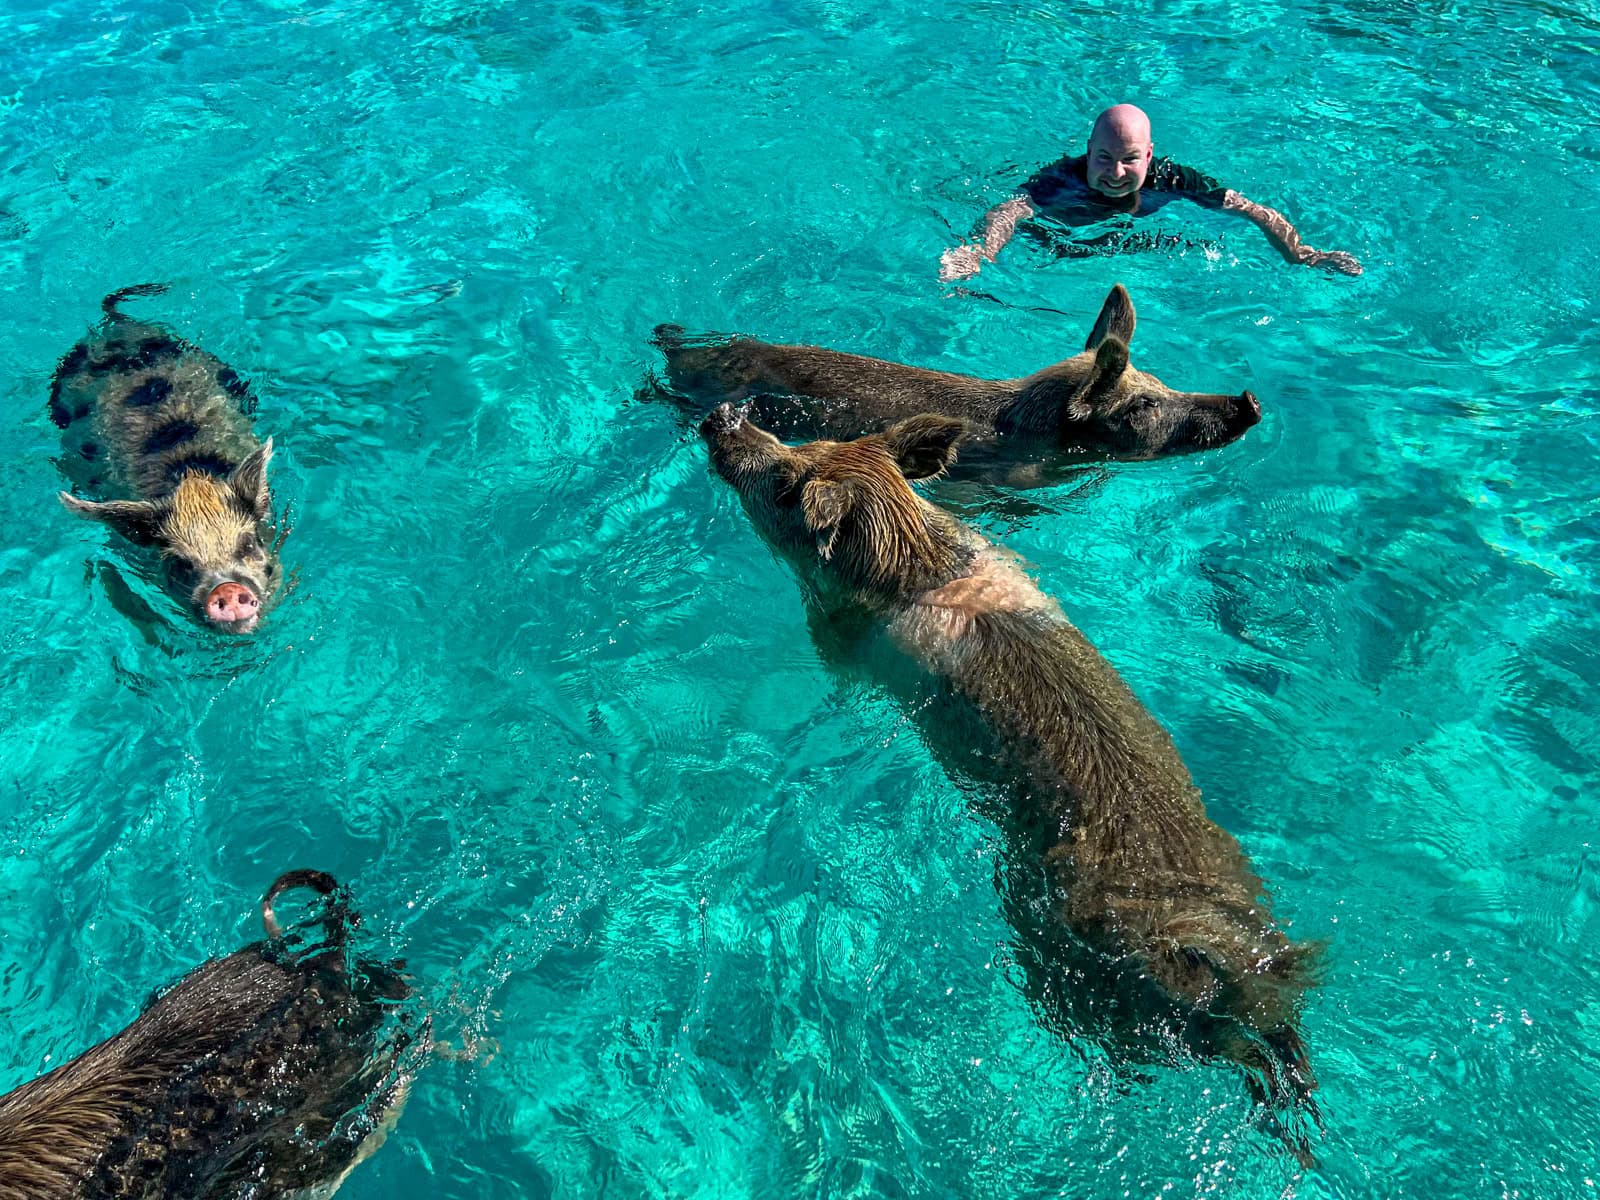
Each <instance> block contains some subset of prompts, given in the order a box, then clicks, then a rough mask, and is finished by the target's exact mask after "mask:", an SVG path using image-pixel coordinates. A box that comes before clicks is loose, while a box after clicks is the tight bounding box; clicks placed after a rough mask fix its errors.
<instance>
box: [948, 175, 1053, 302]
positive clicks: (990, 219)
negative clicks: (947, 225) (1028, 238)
mask: <svg viewBox="0 0 1600 1200" xmlns="http://www.w3.org/2000/svg"><path fill="white" fill-rule="evenodd" d="M1034 212H1035V209H1034V207H1033V203H1032V202H1031V201H1030V200H1029V199H1028V198H1027V197H1026V196H1013V197H1012V198H1011V199H1009V200H1007V201H1006V202H1005V203H1004V204H997V205H995V206H994V207H993V208H991V209H990V210H989V211H988V212H987V213H985V214H984V216H983V239H982V240H981V241H978V242H966V243H963V244H962V245H960V246H954V247H952V248H950V249H949V250H946V251H945V252H944V253H943V254H942V255H940V257H939V278H940V280H941V281H942V282H944V283H952V282H954V281H955V280H957V279H969V278H971V277H972V276H974V275H976V274H977V273H978V268H979V267H981V266H982V265H983V260H984V259H986V258H987V259H988V260H989V261H990V262H993V261H994V256H995V255H996V254H999V253H1000V251H1001V249H1002V248H1003V247H1004V246H1005V244H1006V243H1007V242H1009V241H1010V240H1011V235H1012V234H1013V233H1015V232H1016V231H1017V222H1018V221H1026V220H1027V219H1028V218H1029V217H1031V216H1033V214H1034Z"/></svg>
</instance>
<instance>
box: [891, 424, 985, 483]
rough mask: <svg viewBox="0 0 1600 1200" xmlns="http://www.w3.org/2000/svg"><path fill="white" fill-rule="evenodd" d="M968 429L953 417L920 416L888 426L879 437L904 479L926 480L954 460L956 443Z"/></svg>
mask: <svg viewBox="0 0 1600 1200" xmlns="http://www.w3.org/2000/svg"><path fill="white" fill-rule="evenodd" d="M969 430H970V426H968V424H967V423H966V422H965V421H962V420H960V419H959V418H956V417H944V416H940V415H939V414H938V413H921V414H919V415H917V416H915V417H907V418H906V419H905V420H904V421H901V422H899V423H898V424H895V425H891V426H889V428H887V429H885V430H884V431H883V433H882V435H881V436H882V437H883V440H884V441H885V442H887V443H888V445H889V452H890V453H891V454H893V455H894V460H895V462H896V463H898V464H899V467H900V473H901V474H902V475H904V476H905V477H906V478H907V479H927V478H928V477H930V476H932V475H937V474H939V473H940V472H941V471H943V470H944V469H945V468H946V467H948V466H949V465H950V464H951V463H953V462H955V460H956V443H958V442H959V441H960V440H961V439H962V438H963V437H965V436H966V434H967V433H968V431H969Z"/></svg>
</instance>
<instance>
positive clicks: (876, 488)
mask: <svg viewBox="0 0 1600 1200" xmlns="http://www.w3.org/2000/svg"><path fill="white" fill-rule="evenodd" d="M701 432H702V435H703V437H704V438H705V440H706V441H707V443H708V444H709V447H710V450H711V459H712V464H713V466H714V468H715V470H716V472H717V474H718V475H720V476H721V477H722V478H723V479H724V480H725V481H727V482H728V483H729V484H731V485H732V486H733V487H734V489H735V490H736V491H737V492H738V494H739V497H740V499H741V501H742V502H743V505H744V508H745V510H746V511H747V513H748V514H749V516H750V518H751V520H752V522H753V523H754V524H755V526H756V528H757V529H758V531H759V532H760V533H761V535H762V536H763V538H764V539H765V540H766V541H767V542H768V544H769V545H771V546H772V547H773V548H774V549H775V550H777V551H778V552H779V553H780V554H781V555H782V556H783V557H785V558H786V559H787V560H788V561H789V562H790V563H791V564H792V566H793V567H794V569H795V571H796V574H797V576H798V577H799V579H800V581H801V585H802V589H803V591H804V592H805V594H806V598H807V602H808V610H809V614H810V620H811V624H812V630H813V635H814V637H815V638H816V640H817V642H818V645H819V649H821V650H822V651H823V653H824V656H825V657H827V658H830V659H832V660H834V661H835V662H836V663H837V664H838V665H840V666H841V667H843V668H846V669H848V670H851V671H862V670H865V671H866V672H867V674H869V675H870V676H871V677H872V678H873V679H874V681H875V682H878V683H880V684H885V685H887V686H888V687H889V689H890V690H891V692H893V693H894V694H896V695H897V696H898V698H900V699H901V700H902V701H903V702H905V703H906V704H907V706H908V707H909V708H910V709H911V711H912V712H913V713H914V714H916V717H917V719H918V721H919V722H920V723H921V725H922V727H923V730H924V733H925V735H926V737H927V738H928V741H929V743H930V747H931V748H932V749H933V751H934V753H935V754H936V756H938V757H939V758H940V759H941V761H943V762H944V763H945V764H946V766H947V767H949V768H951V769H952V770H954V771H956V772H958V773H960V774H963V775H965V776H966V777H967V779H968V780H969V781H973V782H976V783H978V784H979V785H980V790H982V789H983V788H985V787H993V789H994V794H996V795H999V796H1001V797H1003V800H1002V801H1000V807H999V809H998V811H997V813H996V815H997V816H998V818H999V819H1000V820H1001V821H1002V826H1003V828H1004V829H1005V832H1006V837H1007V842H1008V850H1009V853H1008V859H1009V860H1010V861H1009V863H1008V874H1009V885H1010V886H1009V887H1008V889H1007V891H1008V896H1007V912H1008V917H1009V918H1010V919H1011V921H1012V923H1013V925H1014V926H1015V928H1016V930H1017V932H1018V935H1019V937H1020V938H1021V939H1022V940H1023V942H1024V943H1025V947H1024V948H1025V950H1026V951H1027V953H1028V954H1030V955H1031V956H1032V958H1033V960H1034V961H1033V962H1032V963H1031V964H1028V963H1025V965H1029V966H1030V971H1031V972H1032V974H1031V976H1030V980H1029V982H1030V992H1031V993H1032V994H1033V995H1034V996H1035V998H1036V999H1043V998H1045V996H1046V994H1047V993H1052V992H1053V993H1054V997H1055V999H1057V1000H1060V1001H1065V1002H1066V1004H1065V1009H1066V1010H1068V1011H1070V1010H1071V1009H1073V1008H1074V1007H1076V1008H1077V1010H1078V1011H1079V1012H1080V1013H1081V1012H1084V1011H1086V1010H1093V1009H1096V1008H1098V1009H1099V1011H1100V1012H1101V1013H1105V1012H1107V1011H1108V1010H1109V1011H1111V1012H1114V1013H1116V1014H1117V1017H1116V1019H1114V1020H1111V1021H1109V1022H1104V1023H1102V1025H1103V1028H1101V1029H1098V1030H1096V1032H1097V1033H1099V1032H1103V1033H1104V1034H1106V1035H1107V1036H1108V1039H1111V1043H1112V1048H1113V1049H1116V1050H1122V1051H1126V1052H1127V1053H1126V1054H1125V1058H1128V1059H1142V1058H1148V1057H1152V1056H1154V1057H1161V1056H1163V1055H1167V1056H1170V1052H1171V1050H1172V1049H1173V1048H1174V1047H1175V1046H1177V1045H1182V1046H1185V1047H1186V1048H1187V1049H1188V1050H1189V1051H1190V1052H1192V1053H1197V1054H1199V1055H1201V1056H1203V1057H1209V1058H1217V1059H1223V1060H1231V1061H1232V1062H1234V1063H1237V1064H1238V1065H1239V1066H1240V1067H1241V1068H1243V1069H1244V1071H1245V1074H1246V1078H1247V1080H1248V1081H1249V1083H1250V1086H1251V1090H1252V1092H1253V1093H1254V1095H1255V1096H1256V1098H1257V1099H1258V1101H1260V1102H1262V1105H1261V1108H1260V1109H1258V1116H1259V1117H1260V1119H1261V1121H1262V1124H1263V1125H1264V1126H1267V1127H1269V1128H1270V1129H1271V1130H1272V1132H1274V1133H1275V1134H1278V1135H1279V1136H1282V1137H1283V1138H1284V1140H1285V1142H1286V1144H1287V1145H1289V1147H1290V1148H1291V1149H1292V1150H1293V1151H1294V1152H1295V1153H1296V1155H1297V1156H1299V1157H1301V1158H1302V1161H1309V1151H1308V1150H1307V1149H1306V1145H1307V1143H1306V1140H1305V1136H1304V1133H1303V1131H1289V1126H1286V1125H1285V1124H1283V1123H1282V1122H1281V1121H1280V1120H1279V1117H1280V1115H1289V1116H1292V1117H1293V1121H1292V1124H1293V1125H1294V1126H1295V1127H1296V1128H1297V1129H1298V1127H1299V1126H1301V1125H1303V1122H1301V1121H1299V1119H1298V1118H1299V1116H1300V1115H1301V1114H1304V1115H1305V1116H1306V1117H1308V1118H1309V1119H1311V1120H1313V1121H1314V1120H1316V1119H1317V1114H1316V1108H1315V1105H1314V1103H1312V1101H1311V1093H1312V1090H1313V1089H1314V1088H1315V1086H1316V1081H1315V1079H1314V1077H1313V1075H1312V1071H1311V1067H1310V1063H1309V1061H1308V1058H1307V1053H1306V1049H1305V1045H1304V1043H1303V1040H1302V1037H1301V1034H1300V1031H1299V1019H1300V1017H1299V1015H1300V1008H1301V1003H1302V996H1303V993H1304V991H1305V989H1306V987H1307V986H1309V984H1310V983H1311V982H1312V980H1313V973H1314V963H1315V960H1316V947H1315V946H1314V945H1311V944H1306V943H1293V942H1291V941H1290V940H1289V938H1288V937H1287V936H1286V935H1285V933H1284V932H1283V930H1282V929H1281V928H1280V927H1279V926H1278V924H1276V923H1275V922H1274V920H1273V918H1272V915H1271V910H1270V907H1269V905H1268V903H1267V900H1266V898H1265V896H1264V895H1263V888H1262V883H1261V880H1260V879H1259V878H1258V877H1257V876H1256V874H1255V873H1254V871H1253V870H1252V869H1251V866H1250V864H1249V862H1248V861H1247V859H1246V858H1245V855H1244V853H1243V851H1242V850H1241V849H1240V847H1239V844H1238V843H1237V842H1236V841H1235V840H1234V838H1233V837H1232V836H1231V835H1230V834H1229V833H1227V832H1226V831H1225V830H1223V829H1222V828H1221V827H1220V826H1218V825H1217V824H1216V823H1215V822H1214V821H1212V820H1211V819H1210V818H1209V817H1208V816H1207V814H1206V810H1205V806H1204V804H1203V803H1202V801H1201V797H1200V793H1199V791H1198V790H1197V789H1196V787H1195V785H1194V783H1193V781H1192V780H1191V778H1190V776H1189V772H1188V770H1187V768H1186V767H1185V766H1184V763H1183V760H1182V759H1181V758H1180V757H1179V755H1178V751H1177V749H1176V747H1175V746H1174V745H1173V742H1172V738H1171V737H1170V736H1169V735H1168V733H1167V732H1166V730H1165V729H1163V728H1162V726H1161V725H1160V724H1159V723H1158V722H1157V721H1156V720H1155V718H1154V717H1152V716H1151V715H1150V713H1149V712H1148V711H1146V709H1145V708H1144V706H1143V705H1142V704H1140V702H1139V701H1138V699H1137V698H1135V696H1134V695H1133V693H1132V692H1131V691H1130V690H1129V688H1128V686H1127V685H1126V684H1125V683H1124V682H1123V680H1122V679H1121V677H1120V676H1119V675H1118V674H1117V672H1116V670H1115V669H1114V668H1113V667H1112V666H1111V665H1110V664H1109V663H1108V662H1107V661H1106V660H1105V659H1104V658H1102V657H1101V656H1100V654H1099V653H1098V652H1097V651H1096V650H1095V648H1094V647H1093V646H1092V645H1091V644H1090V643H1089V641H1088V640H1087V639H1086V638H1085V637H1084V636H1083V635H1082V634H1081V633H1080V632H1079V631H1078V630H1077V629H1076V628H1075V627H1074V626H1073V625H1072V624H1071V623H1070V622H1069V621H1068V620H1067V619H1066V617H1065V616H1064V615H1063V614H1062V612H1061V610H1060V609H1059V607H1058V606H1057V605H1056V603H1055V602H1054V601H1053V600H1051V599H1050V598H1049V597H1047V596H1046V595H1045V594H1044V593H1043V592H1042V591H1041V590H1040V589H1039V587H1038V586H1037V585H1036V584H1035V583H1034V582H1033V580H1032V579H1031V578H1029V576H1028V575H1027V574H1026V573H1025V572H1024V570H1023V569H1022V568H1021V566H1020V565H1019V564H1018V562H1017V561H1016V560H1015V559H1014V558H1012V557H1011V556H1010V555H1009V554H1007V553H1006V552H1005V551H1004V550H1003V549H1001V548H1000V547H997V546H995V545H993V544H991V543H989V542H988V541H986V540H985V539H984V538H983V537H981V536H980V535H979V534H978V533H976V532H975V531H974V530H972V529H970V528H969V527H967V526H965V525H963V524H962V523H961V522H959V521H957V520H956V519H955V518H953V517H952V516H950V515H949V514H948V513H946V512H945V511H944V510H942V509H940V508H938V507H936V506H934V505H932V504H930V503H928V502H927V501H926V500H925V499H923V498H922V497H921V496H919V495H917V494H916V493H915V492H914V491H913V490H912V488H911V487H910V486H909V484H908V483H907V480H908V479H926V478H930V477H932V476H934V475H936V474H938V473H939V472H940V471H942V470H943V469H944V468H945V467H946V466H947V465H948V463H949V462H950V460H951V458H952V456H953V455H954V453H955V450H956V446H957V443H958V441H959V440H960V439H961V438H962V437H963V436H964V434H965V427H964V426H963V424H962V423H961V422H959V421H956V420H953V419H951V418H949V417H943V416H936V415H926V416H918V417H912V418H909V419H907V420H905V421H902V422H898V423H896V424H894V425H891V426H890V427H889V428H888V429H886V430H884V431H883V432H882V433H880V434H876V435H871V436H868V437H864V438H861V439H858V440H855V441H851V442H843V443H840V442H829V441H818V442H813V443H810V444H807V445H801V446H788V445H785V444H784V443H783V442H781V441H779V440H778V439H777V438H776V437H774V436H773V435H772V434H770V433H768V432H766V431H764V430H762V429H760V428H758V427H757V426H756V425H755V424H754V423H752V422H751V421H749V420H748V419H746V418H745V417H744V415H743V414H742V413H741V412H740V411H738V410H736V409H734V408H733V407H732V406H731V405H723V406H721V407H720V408H718V409H716V410H714V411H713V412H712V413H711V414H710V415H709V416H708V417H707V418H706V419H705V421H704V423H703V425H702V428H701ZM1085 989H1087V990H1089V991H1091V992H1092V993H1093V994H1094V999H1093V1000H1086V999H1085V998H1084V997H1082V996H1079V995H1077V994H1076V993H1077V992H1081V991H1084V990H1085ZM1091 1024H1093V1022H1091ZM1077 1028H1078V1029H1079V1030H1082V1029H1083V1024H1082V1023H1081V1022H1079V1023H1078V1024H1077ZM1152 1030H1155V1031H1157V1032H1158V1036H1156V1037H1154V1038H1153V1039H1152V1038H1151V1037H1150V1036H1149V1034H1150V1032H1151V1031H1152ZM1120 1035H1127V1036H1128V1040H1127V1041H1126V1042H1123V1043H1121V1044H1120V1045H1119V1044H1117V1042H1116V1041H1115V1039H1116V1038H1118V1037H1119V1036H1120ZM1140 1036H1143V1037H1144V1040H1145V1043H1146V1044H1145V1045H1142V1046H1141V1045H1137V1044H1135V1043H1136V1042H1137V1041H1138V1038H1139V1037H1140ZM1156 1046H1160V1047H1164V1049H1155V1047H1156Z"/></svg>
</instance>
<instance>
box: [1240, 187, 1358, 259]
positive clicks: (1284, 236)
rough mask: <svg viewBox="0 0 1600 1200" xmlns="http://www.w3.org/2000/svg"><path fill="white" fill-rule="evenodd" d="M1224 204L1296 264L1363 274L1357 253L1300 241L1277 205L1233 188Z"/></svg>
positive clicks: (1296, 232)
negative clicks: (1251, 197) (1243, 194)
mask: <svg viewBox="0 0 1600 1200" xmlns="http://www.w3.org/2000/svg"><path fill="white" fill-rule="evenodd" d="M1222 207H1223V208H1224V209H1226V210H1227V211H1228V212H1236V213H1238V214H1239V215H1240V216H1242V217H1244V218H1245V219H1246V220H1248V221H1250V222H1251V223H1252V224H1254V225H1255V226H1256V228H1258V229H1260V230H1261V232H1262V233H1264V234H1266V235H1267V241H1269V242H1271V243H1272V245H1273V248H1274V249H1275V250H1277V252H1278V253H1279V254H1281V255H1283V257H1284V258H1286V259H1287V260H1288V261H1290V262H1292V263H1302V264H1304V265H1305V266H1308V267H1326V268H1327V269H1328V270H1330V271H1340V272H1343V273H1344V274H1346V275H1359V274H1361V264H1360V263H1359V262H1357V261H1356V259H1355V256H1354V255H1352V254H1346V253H1345V252H1344V251H1343V250H1313V249H1312V248H1311V247H1310V246H1308V245H1306V244H1305V243H1304V242H1302V241H1301V240H1300V234H1299V232H1298V231H1296V229H1295V227H1294V226H1293V225H1291V224H1289V219H1288V218H1287V217H1285V216H1284V215H1283V214H1282V213H1281V212H1279V211H1278V210H1277V209H1275V208H1268V207H1267V206H1266V205H1265V204H1257V203H1256V202H1255V201H1253V200H1249V199H1246V198H1245V197H1244V196H1241V195H1240V194H1239V193H1238V192H1236V191H1234V190H1233V189H1232V188H1229V189H1228V190H1227V191H1226V192H1224V193H1223V195H1222Z"/></svg>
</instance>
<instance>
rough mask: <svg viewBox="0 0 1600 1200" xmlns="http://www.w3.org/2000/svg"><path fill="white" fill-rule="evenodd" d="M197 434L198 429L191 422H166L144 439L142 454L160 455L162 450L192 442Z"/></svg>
mask: <svg viewBox="0 0 1600 1200" xmlns="http://www.w3.org/2000/svg"><path fill="white" fill-rule="evenodd" d="M199 432H200V427H199V426H198V425H196V424H195V423H194V422H193V421H187V420H178V421H168V422H167V423H166V424H165V425H162V426H159V427H158V428H156V429H154V430H152V431H151V433H150V435H149V436H148V437H146V438H145V439H144V452H145V453H146V454H160V453H161V452H162V451H163V450H171V449H172V448H173V447H174V446H181V445H183V444H184V443H185V442H192V441H194V439H195V435H196V434H198V433H199Z"/></svg>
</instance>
